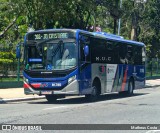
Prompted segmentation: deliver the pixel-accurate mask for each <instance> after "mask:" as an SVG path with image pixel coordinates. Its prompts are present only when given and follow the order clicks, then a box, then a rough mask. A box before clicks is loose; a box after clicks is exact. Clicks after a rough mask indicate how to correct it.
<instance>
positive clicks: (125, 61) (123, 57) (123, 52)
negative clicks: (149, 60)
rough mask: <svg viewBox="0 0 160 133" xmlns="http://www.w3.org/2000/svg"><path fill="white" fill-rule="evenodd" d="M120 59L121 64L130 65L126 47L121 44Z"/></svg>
mask: <svg viewBox="0 0 160 133" xmlns="http://www.w3.org/2000/svg"><path fill="white" fill-rule="evenodd" d="M119 59H120V64H128V59H127V50H126V45H123V44H120V49H119Z"/></svg>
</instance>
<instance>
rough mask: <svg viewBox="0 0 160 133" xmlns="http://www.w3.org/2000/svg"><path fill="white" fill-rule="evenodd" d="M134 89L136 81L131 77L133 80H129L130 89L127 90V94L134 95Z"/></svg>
mask: <svg viewBox="0 0 160 133" xmlns="http://www.w3.org/2000/svg"><path fill="white" fill-rule="evenodd" d="M133 90H134V82H133V80H132V79H131V80H129V83H128V90H127V91H126V93H127V95H128V96H132V95H133Z"/></svg>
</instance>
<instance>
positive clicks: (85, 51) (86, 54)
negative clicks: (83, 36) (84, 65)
mask: <svg viewBox="0 0 160 133" xmlns="http://www.w3.org/2000/svg"><path fill="white" fill-rule="evenodd" d="M88 54H89V47H88V45H86V46H85V47H84V55H85V57H86V56H88Z"/></svg>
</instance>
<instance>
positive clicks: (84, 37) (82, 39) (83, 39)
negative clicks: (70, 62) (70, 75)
mask: <svg viewBox="0 0 160 133" xmlns="http://www.w3.org/2000/svg"><path fill="white" fill-rule="evenodd" d="M79 44H80V59H81V61H87V62H90V37H89V36H88V35H84V34H80V36H79ZM86 45H87V46H88V47H89V54H88V56H87V57H85V55H84V47H85V46H86Z"/></svg>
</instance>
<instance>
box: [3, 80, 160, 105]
mask: <svg viewBox="0 0 160 133" xmlns="http://www.w3.org/2000/svg"><path fill="white" fill-rule="evenodd" d="M158 86H160V79H154V80H146V88H149V87H158ZM40 98H44V96H38V95H25V94H24V89H23V88H8V89H0V103H2V102H9V101H24V100H33V99H40Z"/></svg>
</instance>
